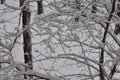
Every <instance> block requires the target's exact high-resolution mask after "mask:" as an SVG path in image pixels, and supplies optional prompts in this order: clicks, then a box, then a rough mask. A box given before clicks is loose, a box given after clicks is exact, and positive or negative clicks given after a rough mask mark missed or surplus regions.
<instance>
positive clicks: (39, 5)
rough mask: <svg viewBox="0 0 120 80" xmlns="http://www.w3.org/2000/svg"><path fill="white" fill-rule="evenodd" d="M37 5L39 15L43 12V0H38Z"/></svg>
mask: <svg viewBox="0 0 120 80" xmlns="http://www.w3.org/2000/svg"><path fill="white" fill-rule="evenodd" d="M37 6H38V15H40V14H42V13H43V0H39V1H37Z"/></svg>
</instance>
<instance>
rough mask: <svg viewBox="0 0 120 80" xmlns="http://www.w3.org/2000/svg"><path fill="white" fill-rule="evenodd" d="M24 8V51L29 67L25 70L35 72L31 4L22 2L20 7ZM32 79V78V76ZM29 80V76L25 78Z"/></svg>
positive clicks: (23, 0) (21, 0) (24, 0)
mask: <svg viewBox="0 0 120 80" xmlns="http://www.w3.org/2000/svg"><path fill="white" fill-rule="evenodd" d="M22 5H23V6H24V7H23V8H22V11H21V13H22V24H23V30H24V32H23V50H24V62H25V64H27V65H28V66H27V67H26V68H25V71H30V70H33V61H32V45H31V36H30V29H29V23H30V17H31V12H30V8H29V3H28V2H27V0H20V6H22ZM30 77H31V78H32V76H30ZM25 79H27V76H25Z"/></svg>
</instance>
